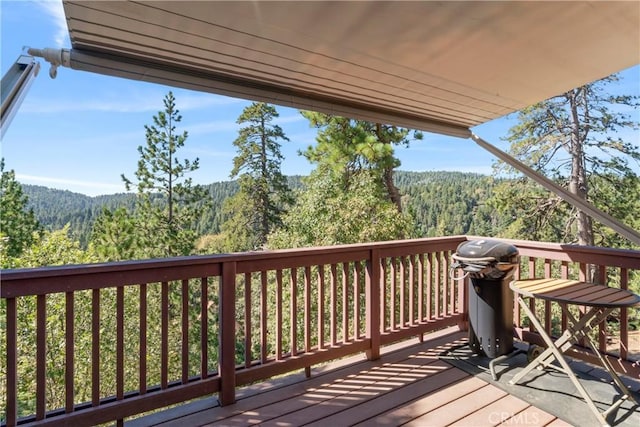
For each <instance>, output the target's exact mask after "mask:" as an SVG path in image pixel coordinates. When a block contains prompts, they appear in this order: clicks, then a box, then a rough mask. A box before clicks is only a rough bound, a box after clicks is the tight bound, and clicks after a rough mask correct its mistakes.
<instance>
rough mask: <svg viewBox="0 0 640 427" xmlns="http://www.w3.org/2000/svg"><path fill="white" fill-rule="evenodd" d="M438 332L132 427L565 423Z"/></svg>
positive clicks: (458, 339) (458, 336) (457, 336)
mask: <svg viewBox="0 0 640 427" xmlns="http://www.w3.org/2000/svg"><path fill="white" fill-rule="evenodd" d="M464 337H465V335H464V334H463V333H454V334H451V333H450V332H449V333H447V334H443V333H441V334H438V336H435V338H431V339H429V340H428V341H424V342H423V343H420V344H418V345H415V341H412V345H410V346H408V347H407V344H404V347H402V345H399V346H395V347H394V348H388V349H387V351H386V352H385V353H384V354H383V355H382V357H381V358H380V359H379V360H376V361H373V362H370V361H367V360H365V359H364V358H363V357H362V356H360V357H354V358H349V359H346V360H343V361H340V362H337V363H333V364H331V365H327V366H324V367H318V368H313V369H312V373H311V377H310V378H305V377H304V374H299V375H292V376H288V377H285V378H282V379H279V380H274V381H272V382H270V383H269V384H265V383H262V384H258V385H255V386H252V387H248V388H246V389H243V390H239V391H238V399H237V402H236V403H235V404H233V405H229V406H225V407H220V406H218V405H217V401H216V399H214V398H209V399H205V400H201V401H198V402H193V403H191V404H187V405H182V406H179V407H176V408H173V409H171V410H167V411H163V412H160V413H156V414H153V415H149V416H147V417H144V418H139V419H137V420H132V421H130V422H128V423H127V425H130V426H149V425H162V426H174V425H175V426H178V425H179V426H187V425H188V426H201V425H211V426H244V425H262V426H301V425H305V426H311V425H313V426H352V425H360V426H369V425H380V426H398V425H406V426H447V425H456V426H489V425H509V426H515V425H536V426H544V425H550V426H562V425H570V424H567V423H565V422H564V421H562V420H560V419H558V418H556V417H555V416H553V415H551V414H549V413H547V412H545V411H543V410H540V409H538V408H536V407H535V406H532V405H530V404H529V403H527V402H525V401H524V400H521V399H519V398H517V397H515V396H512V395H510V394H508V393H507V392H505V391H503V390H501V389H500V388H498V387H496V386H494V385H491V384H489V383H487V382H485V381H483V380H482V379H480V378H478V377H476V376H473V375H470V374H468V373H467V372H465V371H463V370H461V369H458V368H456V367H454V366H452V365H450V364H449V363H447V362H446V361H444V360H441V359H440V358H439V355H440V354H441V353H442V352H443V351H445V350H446V349H448V348H452V347H454V346H456V345H458V344H460V343H462V342H464Z"/></svg>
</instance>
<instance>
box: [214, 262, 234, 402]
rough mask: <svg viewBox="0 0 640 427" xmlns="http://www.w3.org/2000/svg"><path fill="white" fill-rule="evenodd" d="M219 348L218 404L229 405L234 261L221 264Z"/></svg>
mask: <svg viewBox="0 0 640 427" xmlns="http://www.w3.org/2000/svg"><path fill="white" fill-rule="evenodd" d="M219 294H220V308H219V310H220V317H219V319H220V326H219V329H220V341H219V342H220V349H219V352H218V353H219V356H218V357H219V367H218V372H219V373H220V392H219V395H218V399H219V400H220V405H221V406H225V405H230V404H232V403H235V401H236V390H235V389H236V364H235V350H236V349H235V347H236V346H235V339H236V337H235V335H236V263H235V262H225V263H223V264H222V277H221V283H220V289H219Z"/></svg>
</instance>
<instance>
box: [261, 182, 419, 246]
mask: <svg viewBox="0 0 640 427" xmlns="http://www.w3.org/2000/svg"><path fill="white" fill-rule="evenodd" d="M306 182H307V189H306V191H303V192H301V193H300V194H299V195H298V198H297V201H296V204H295V205H294V206H293V207H292V208H291V210H290V211H289V212H288V213H287V214H286V215H285V216H284V217H283V226H282V228H280V229H278V230H276V231H275V232H274V233H273V234H272V235H271V236H269V242H268V246H269V247H270V248H294V247H301V246H322V245H337V244H346V243H359V242H373V241H383V240H393V239H402V238H408V237H411V235H412V234H411V232H412V223H411V219H410V217H409V216H408V215H406V214H402V213H400V212H398V210H397V209H396V207H395V206H394V205H393V203H391V202H390V201H388V200H386V199H385V197H384V194H382V191H381V189H380V186H379V185H378V184H377V183H376V182H375V178H374V177H373V174H371V173H369V172H367V171H361V172H360V173H358V174H357V175H354V176H352V178H351V180H350V182H349V184H348V187H347V188H344V187H343V185H344V183H343V182H342V180H341V179H340V177H337V176H335V175H332V174H322V173H320V172H319V171H316V172H314V173H312V174H311V176H310V177H309V178H308V179H307V181H306Z"/></svg>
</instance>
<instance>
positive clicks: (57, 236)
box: [11, 225, 98, 268]
mask: <svg viewBox="0 0 640 427" xmlns="http://www.w3.org/2000/svg"><path fill="white" fill-rule="evenodd" d="M97 261H98V257H97V256H96V254H95V253H94V252H93V251H92V250H90V249H89V250H83V249H82V248H81V247H80V243H79V242H78V241H75V240H73V239H71V238H70V236H69V226H68V225H66V226H65V227H63V228H62V229H61V230H57V231H45V232H44V233H42V235H41V236H40V235H39V234H38V233H34V243H33V244H32V245H31V246H30V247H29V248H27V249H26V250H25V251H24V252H23V253H22V255H21V256H19V257H17V258H15V259H14V261H13V265H12V266H11V268H26V267H42V266H51V265H69V264H90V263H93V262H97Z"/></svg>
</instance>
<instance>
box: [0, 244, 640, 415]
mask: <svg viewBox="0 0 640 427" xmlns="http://www.w3.org/2000/svg"><path fill="white" fill-rule="evenodd" d="M466 239H467V238H466V237H464V236H455V237H446V238H434V239H419V240H409V241H398V242H385V243H375V244H361V245H347V246H339V247H327V248H309V249H296V250H284V251H266V252H255V253H243V254H229V255H216V256H199V257H185V258H176V259H165V260H147V261H136V262H121V263H110V264H96V265H83V266H64V267H51V268H38V269H26V270H6V271H3V272H2V287H1V290H0V297H1V299H0V303H1V304H2V307H1V309H2V311H4V316H3V317H2V318H3V319H5V324H4V325H3V327H4V329H5V330H6V341H5V340H2V341H3V342H2V344H0V345H4V349H3V353H4V354H6V357H5V358H4V359H0V360H2V361H3V362H4V363H3V366H2V367H1V368H2V369H3V370H4V371H5V372H4V374H5V375H3V377H4V378H6V382H5V384H6V387H5V388H6V393H3V396H1V397H0V398H3V399H4V402H2V401H0V408H1V407H5V408H6V412H5V413H4V414H3V416H4V423H5V424H6V425H9V426H13V425H16V424H22V423H24V424H28V423H36V424H38V425H40V424H49V423H66V424H70V425H94V424H99V423H105V422H109V421H113V420H118V423H121V422H122V420H123V419H125V418H127V417H131V416H134V415H139V414H143V413H145V412H148V411H152V410H155V409H158V408H162V407H166V406H169V405H173V404H177V403H181V402H184V401H187V400H190V399H193V398H196V397H199V396H205V395H211V394H213V393H218V395H219V399H220V402H221V404H223V405H225V404H229V403H232V402H233V401H235V389H236V387H237V386H240V385H244V384H249V383H253V382H256V381H260V380H263V379H266V378H270V377H272V376H274V375H279V374H283V373H287V372H292V371H295V370H299V369H305V370H306V371H307V373H308V372H309V370H308V369H309V367H310V366H312V365H314V364H317V363H321V362H324V361H328V360H333V359H337V358H340V357H344V356H347V355H351V354H356V353H361V352H365V353H366V354H367V356H368V357H369V358H370V359H376V358H377V357H378V356H379V353H380V347H381V346H383V345H385V344H389V343H391V342H394V341H399V340H404V339H407V338H409V337H412V336H418V337H421V336H422V334H424V333H426V332H429V331H433V330H437V329H440V328H443V327H447V326H451V325H456V324H459V325H464V322H465V320H466V319H465V294H464V292H465V291H464V290H465V289H466V288H465V286H464V284H463V282H461V281H454V280H451V278H450V275H449V273H450V272H449V260H450V256H451V253H452V252H453V251H455V248H456V247H457V246H458V244H459V243H461V242H463V241H465V240H466ZM514 243H515V244H516V246H517V247H518V248H519V250H520V253H521V255H522V261H523V264H522V267H521V268H520V269H519V271H518V273H517V274H519V275H520V277H527V274H528V275H529V276H531V275H535V276H536V277H538V274H543V275H549V276H551V275H573V274H578V275H579V274H580V271H584V272H585V273H584V274H586V271H587V269H589V268H591V265H592V264H593V265H597V266H603V268H601V269H600V270H599V271H600V272H602V273H599V274H601V275H602V276H601V277H600V278H601V279H603V282H604V279H608V278H609V279H614V281H618V282H619V286H623V287H624V286H627V284H628V283H629V278H630V277H631V275H632V274H634V273H632V271H634V270H638V269H639V268H640V252H637V251H616V250H607V249H597V248H576V247H573V246H561V245H553V244H543V243H536V242H520V241H518V242H514ZM604 267H606V268H604ZM527 269H528V270H527ZM616 285H618V284H617V283H616ZM552 308H553V307H550V306H549V307H545V306H544V305H543V306H542V307H540V306H539V305H536V309H537V310H546V311H547V313H549V314H548V315H547V314H544V316H545V317H543V318H548V319H551V316H552V312H553V310H552ZM635 315H636V314H635V313H621V315H620V333H619V334H618V335H619V336H618V337H617V338H618V339H619V342H620V351H619V356H620V358H621V362H620V364H619V366H620V367H621V368H624V369H627V368H628V367H629V366H630V365H631V364H632V363H631V362H630V361H629V360H628V359H629V358H630V357H632V356H633V354H635V353H633V352H629V351H628V329H629V324H628V318H631V317H632V316H635ZM515 318H516V319H517V320H516V323H517V324H516V331H517V332H518V333H519V334H520V335H521V336H522V337H524V338H527V339H530V340H533V341H535V333H534V332H533V331H529V330H528V329H527V328H526V323H523V322H524V321H525V319H523V321H522V322H521V319H520V316H519V313H518V315H517V316H516V317H515ZM547 324H549V325H550V324H551V322H548V323H547ZM603 342H604V343H605V344H606V340H605V341H603ZM603 348H604V349H608V348H605V347H603ZM623 348H624V349H625V350H624V351H623V350H622V349H623ZM579 356H585V357H588V354H586V353H585V354H579ZM627 372H631V371H627Z"/></svg>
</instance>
